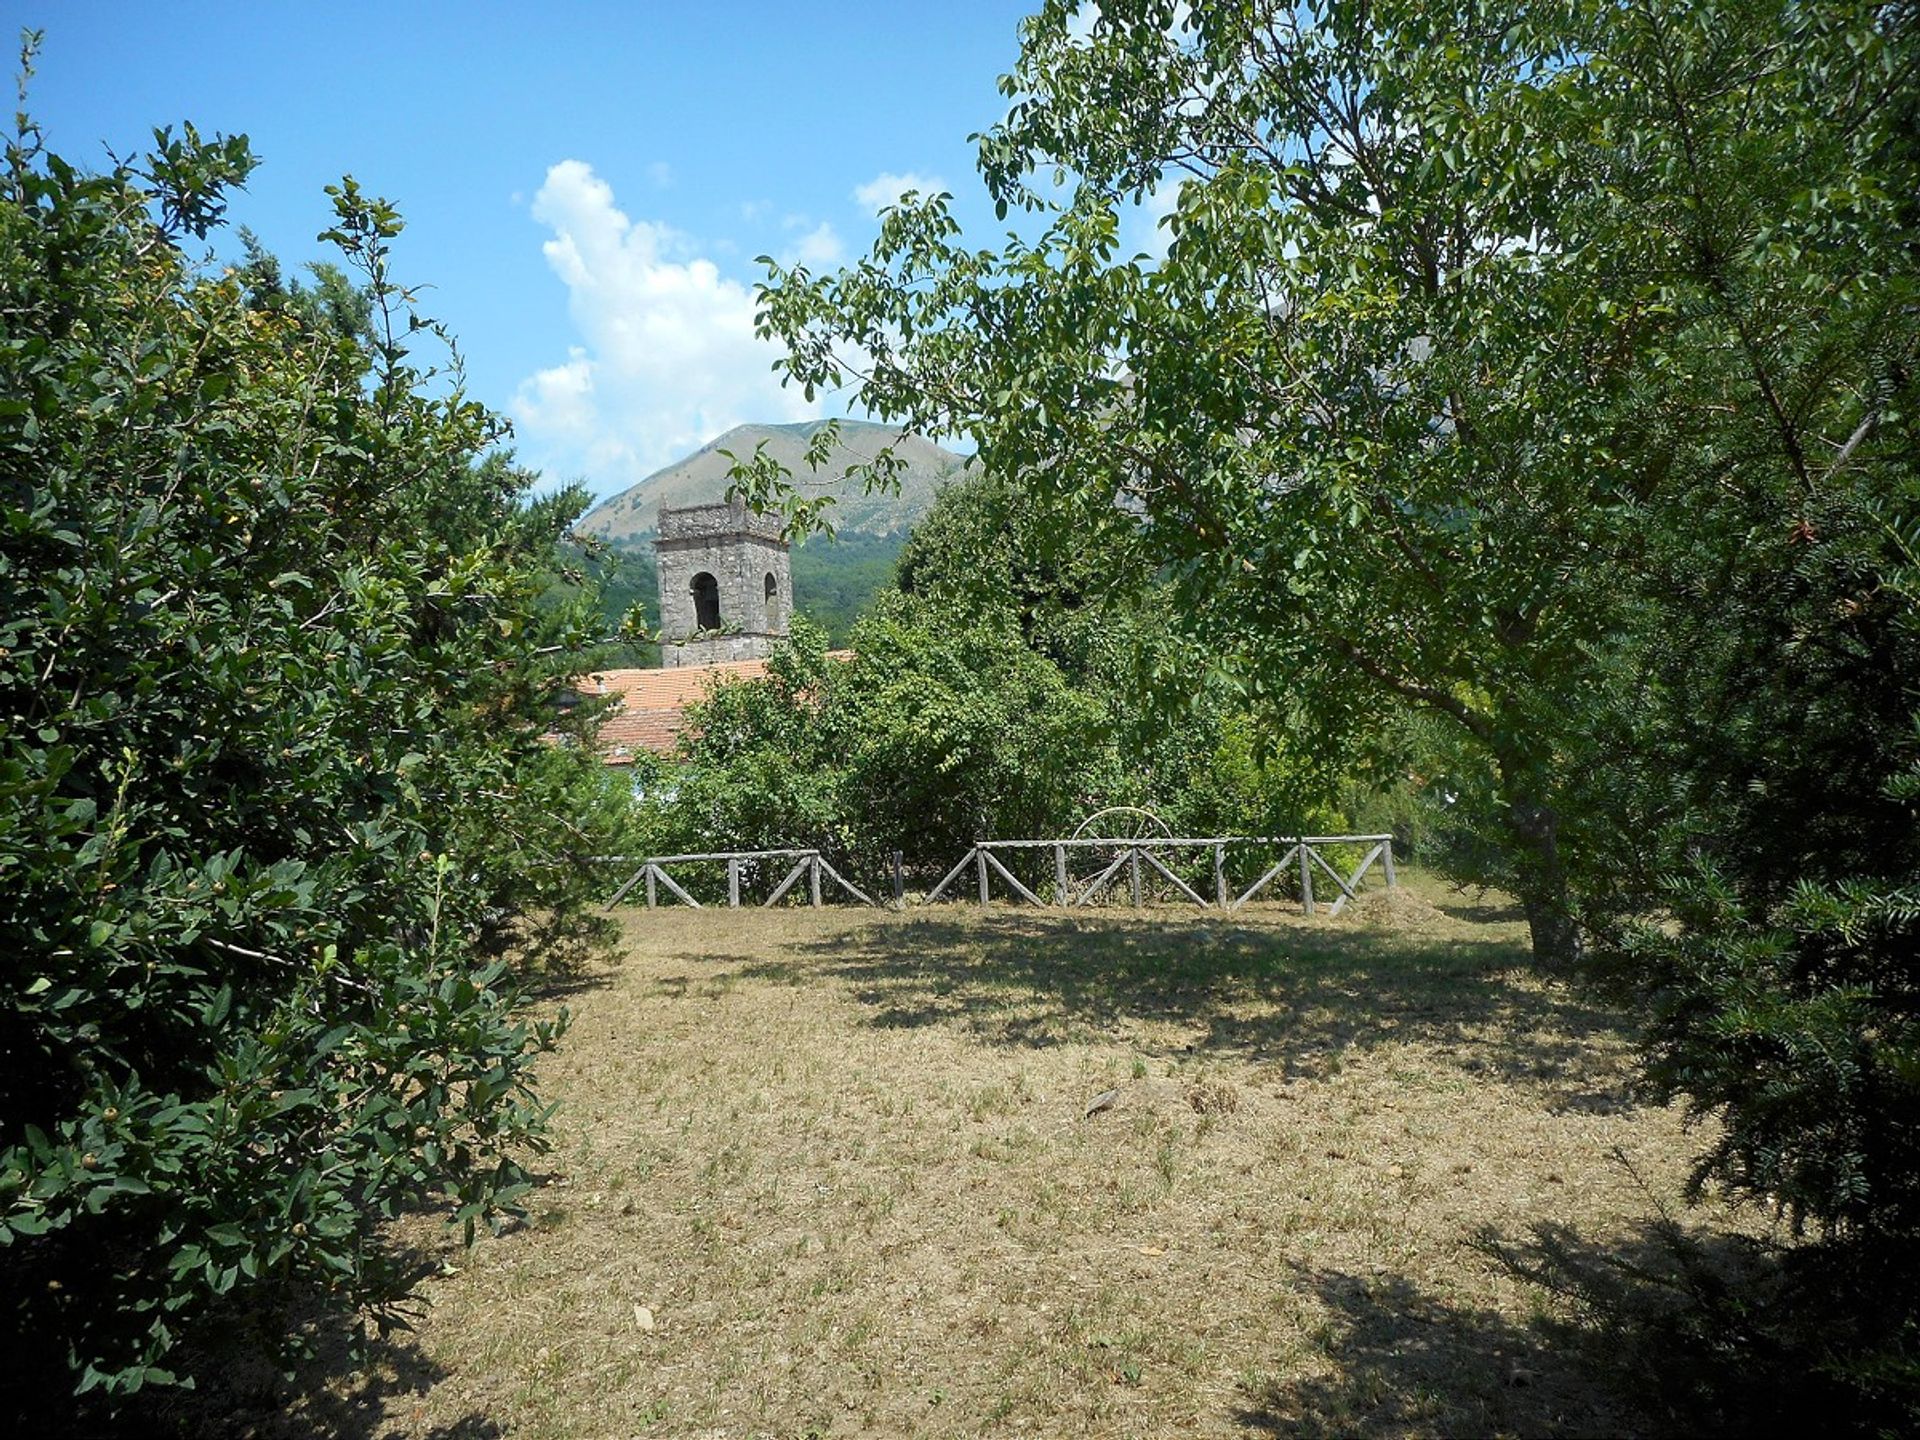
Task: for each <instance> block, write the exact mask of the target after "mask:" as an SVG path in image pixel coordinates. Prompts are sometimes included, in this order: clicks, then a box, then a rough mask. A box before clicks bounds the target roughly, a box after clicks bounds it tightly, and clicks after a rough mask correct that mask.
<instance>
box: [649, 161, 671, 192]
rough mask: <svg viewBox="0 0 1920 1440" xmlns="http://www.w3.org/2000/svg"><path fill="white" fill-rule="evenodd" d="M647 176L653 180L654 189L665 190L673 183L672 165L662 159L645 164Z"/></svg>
mask: <svg viewBox="0 0 1920 1440" xmlns="http://www.w3.org/2000/svg"><path fill="white" fill-rule="evenodd" d="M647 178H648V179H649V180H651V181H652V182H653V184H654V188H655V189H656V190H665V189H666V188H667V187H668V186H670V185H672V184H673V166H671V165H669V164H668V163H667V162H666V161H664V160H656V161H654V162H653V163H652V164H651V165H649V166H647Z"/></svg>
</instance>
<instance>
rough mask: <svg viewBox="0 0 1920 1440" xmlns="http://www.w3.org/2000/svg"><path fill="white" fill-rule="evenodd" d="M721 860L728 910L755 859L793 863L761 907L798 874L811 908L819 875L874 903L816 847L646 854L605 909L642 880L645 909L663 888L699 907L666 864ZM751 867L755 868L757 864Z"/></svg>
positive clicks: (613, 860)
mask: <svg viewBox="0 0 1920 1440" xmlns="http://www.w3.org/2000/svg"><path fill="white" fill-rule="evenodd" d="M595 858H596V859H597V860H598V861H599V862H600V863H601V864H603V865H630V864H632V863H633V861H632V859H631V858H630V857H626V856H620V855H601V856H596V857H595ZM721 860H724V861H726V864H727V908H728V909H730V910H738V909H739V908H740V882H741V877H742V873H743V872H744V871H745V870H746V868H747V866H748V865H749V864H750V863H751V862H753V861H758V860H791V861H793V862H794V863H793V866H792V868H791V869H789V870H788V871H787V875H786V878H785V879H784V880H782V881H781V882H780V883H779V884H778V885H776V886H774V887H773V893H772V894H770V895H768V896H767V898H766V899H764V900H762V901H759V902H758V903H759V904H760V905H761V906H762V907H763V908H764V907H766V906H770V905H777V904H779V903H780V902H781V901H782V900H784V899H785V898H786V895H787V892H788V891H789V890H791V889H793V887H794V886H795V885H797V884H798V883H799V882H800V877H801V876H803V875H804V876H806V877H807V894H808V899H809V900H810V901H811V902H812V904H813V905H814V907H815V908H818V907H819V905H820V904H821V893H820V880H821V877H822V876H825V877H826V878H827V879H829V880H831V881H833V883H834V884H836V885H838V886H839V887H840V888H841V889H842V890H844V891H846V892H847V894H849V895H851V896H852V897H853V898H854V899H856V900H858V901H859V902H860V903H861V904H862V905H872V904H874V903H875V901H874V899H873V897H872V896H871V895H869V894H867V893H866V891H864V890H862V889H861V888H860V887H859V886H857V885H855V884H854V883H853V882H852V881H850V880H848V879H847V877H846V876H844V875H842V874H841V873H840V872H839V871H838V870H836V869H834V868H833V866H832V864H831V863H830V862H829V861H828V860H827V859H826V857H825V856H823V855H822V854H821V853H820V852H819V851H818V850H715V851H712V852H709V853H706V854H700V855H650V856H648V857H647V858H646V859H644V860H642V861H641V862H640V868H639V869H638V870H636V871H634V872H633V874H632V876H631V877H630V878H629V879H628V880H627V882H626V884H624V885H622V886H621V887H620V888H619V889H618V890H616V891H615V892H614V895H613V898H612V899H611V900H609V901H608V902H607V909H609V910H611V909H613V907H614V906H616V905H618V904H619V903H620V902H621V901H622V900H624V899H626V898H627V895H628V894H629V892H631V891H632V890H633V888H634V887H635V886H637V885H640V884H642V883H644V884H645V885H646V887H647V908H648V909H649V910H651V909H653V908H654V906H656V905H657V904H659V901H660V891H661V890H663V889H664V890H666V891H667V892H668V893H670V894H672V895H674V896H676V897H678V898H679V900H680V903H681V904H683V905H691V906H692V907H693V908H694V909H696V910H698V909H700V908H701V905H700V902H699V901H698V900H696V899H694V898H693V896H691V895H689V894H688V893H687V892H686V890H685V888H684V887H682V886H681V885H680V883H679V882H678V881H676V880H675V879H674V878H673V876H671V875H669V874H668V873H667V866H669V865H701V864H711V863H714V862H717V861H721ZM754 868H755V869H758V866H755V867H754Z"/></svg>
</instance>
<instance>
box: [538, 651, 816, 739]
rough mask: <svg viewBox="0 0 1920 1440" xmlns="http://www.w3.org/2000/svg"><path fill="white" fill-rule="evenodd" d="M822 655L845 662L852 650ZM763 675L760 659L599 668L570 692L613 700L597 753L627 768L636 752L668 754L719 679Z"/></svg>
mask: <svg viewBox="0 0 1920 1440" xmlns="http://www.w3.org/2000/svg"><path fill="white" fill-rule="evenodd" d="M827 653H828V655H829V656H830V657H831V658H833V659H835V660H845V659H847V658H849V657H850V656H851V654H852V653H853V652H851V651H849V650H831V651H828V652H827ZM766 673H767V662H766V661H765V660H719V661H715V662H714V663H713V664H711V665H676V666H673V667H670V668H668V669H664V670H600V671H596V672H595V673H594V674H591V675H582V676H581V677H580V679H579V680H578V681H577V682H576V683H575V685H574V688H575V689H576V690H578V691H579V692H580V694H581V695H582V696H583V697H587V698H598V697H600V696H603V695H613V696H617V697H618V699H619V703H618V704H617V705H616V706H615V707H614V709H613V710H612V712H611V713H610V714H608V716H607V717H606V719H605V720H603V721H602V722H601V724H600V753H601V758H602V759H604V760H605V761H606V763H607V764H609V765H631V764H632V763H633V757H634V755H635V753H636V752H637V751H641V750H649V751H652V752H653V753H654V754H655V755H671V754H672V753H673V747H674V745H675V743H676V742H677V741H678V740H679V738H680V730H681V725H682V716H683V714H684V713H685V711H686V709H687V707H688V706H689V705H694V704H697V703H698V702H699V701H701V700H704V699H706V697H707V692H708V691H709V690H710V689H711V688H712V687H713V686H715V685H717V684H719V683H720V682H721V681H723V680H757V679H759V678H760V677H761V676H763V675H765V674H766Z"/></svg>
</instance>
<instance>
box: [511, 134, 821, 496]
mask: <svg viewBox="0 0 1920 1440" xmlns="http://www.w3.org/2000/svg"><path fill="white" fill-rule="evenodd" d="M533 217H534V219H535V220H537V221H539V222H540V223H541V224H542V225H544V226H546V227H547V228H548V229H549V230H550V231H551V232H552V238H551V239H549V240H547V241H546V242H545V243H544V245H543V246H542V251H543V253H544V254H545V255H546V258H547V264H548V265H549V266H550V267H552V269H553V272H554V274H556V275H557V276H559V277H560V280H561V281H562V282H563V283H564V284H565V285H566V287H567V307H568V313H569V315H570V316H571V317H572V320H573V324H574V328H575V330H576V331H577V332H578V335H579V343H578V344H577V345H575V346H574V347H573V348H572V349H571V350H570V351H569V353H568V357H567V360H566V362H565V363H564V364H560V365H555V366H552V367H549V368H547V369H542V370H538V371H536V372H534V373H533V374H531V375H529V376H528V377H527V378H526V379H525V380H523V381H521V383H520V386H519V389H518V392H517V393H516V395H515V397H514V402H513V406H512V411H513V416H514V419H515V421H516V423H517V429H518V433H519V435H520V437H521V440H522V442H523V449H524V450H525V452H526V455H525V458H526V459H527V460H528V462H529V463H533V464H537V465H539V466H541V467H542V468H543V469H545V470H547V471H548V472H549V473H550V474H552V475H554V477H555V478H572V477H575V476H578V477H580V478H583V479H585V480H586V481H587V483H588V484H589V485H590V486H591V487H592V488H593V490H594V491H595V492H596V493H597V494H602V495H604V494H608V493H611V492H613V491H615V490H618V489H621V488H622V487H624V486H627V485H630V484H632V483H633V482H634V481H636V480H639V479H641V478H643V477H644V476H646V475H648V474H650V473H651V472H653V471H654V470H657V469H659V468H660V467H661V466H662V465H666V464H669V463H671V462H672V461H674V460H676V459H678V458H679V457H680V456H682V455H684V454H686V453H687V452H688V451H690V450H693V449H696V448H697V447H699V446H701V445H704V444H705V443H706V442H707V441H709V440H711V439H713V438H714V437H715V436H717V435H719V434H720V433H721V432H722V431H724V430H727V429H729V428H731V427H732V426H734V425H739V424H743V423H745V422H747V421H768V422H782V421H790V420H806V419H812V418H813V417H815V416H816V415H818V414H819V413H820V407H819V406H818V405H817V404H809V403H807V402H806V401H805V400H804V399H803V398H802V397H801V395H800V393H799V392H798V391H797V390H783V389H782V388H781V386H780V382H779V378H778V377H777V376H776V375H774V374H773V373H772V371H771V368H770V367H771V365H772V363H773V361H774V359H775V358H776V355H777V353H778V352H777V350H776V349H775V347H774V346H772V345H770V344H767V343H766V342H764V341H761V340H759V339H756V338H755V336H754V333H753V314H754V300H753V292H752V289H751V287H750V286H749V285H747V284H744V283H742V282H741V281H739V280H736V279H733V278H731V277H729V276H726V275H723V274H722V273H721V271H720V269H719V267H718V266H717V265H716V264H715V263H714V262H713V261H712V260H710V259H708V258H706V257H705V256H703V255H700V254H698V253H696V247H695V244H694V242H693V240H692V239H691V238H690V237H688V236H686V235H683V234H681V233H680V232H678V231H676V230H674V229H673V228H672V227H671V226H668V225H665V224H658V223H655V222H651V221H647V220H634V219H630V218H629V217H628V216H627V215H626V214H625V212H623V211H622V210H621V209H620V208H619V206H618V205H617V204H616V203H615V199H614V194H613V190H612V188H611V187H610V186H609V185H608V184H607V183H606V182H605V181H604V180H602V179H600V177H599V176H597V175H595V174H594V172H593V169H592V167H591V166H589V165H587V164H585V163H584V162H582V161H579V160H563V161H561V162H560V163H559V164H558V165H555V166H554V167H553V168H552V169H550V170H549V171H548V172H547V178H546V183H545V184H543V185H542V186H541V187H540V190H539V193H538V194H536V195H535V196H534V199H533ZM822 228H823V229H824V228H825V227H822ZM828 239H832V241H833V243H834V244H835V245H837V244H838V239H837V237H833V236H832V235H831V232H830V231H829V232H828V234H827V235H826V236H822V235H820V232H819V231H818V230H816V231H815V232H814V233H813V234H811V235H808V236H805V237H803V238H802V240H801V245H802V246H803V247H805V246H806V245H808V244H809V243H812V244H813V245H814V246H815V247H816V248H817V247H819V246H821V245H824V244H825V243H826V241H827V240H828Z"/></svg>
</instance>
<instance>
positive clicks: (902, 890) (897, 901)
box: [893, 850, 907, 907]
mask: <svg viewBox="0 0 1920 1440" xmlns="http://www.w3.org/2000/svg"><path fill="white" fill-rule="evenodd" d="M900 861H901V854H900V852H899V851H898V850H896V851H894V852H893V903H894V905H895V906H896V907H899V906H903V905H905V904H906V903H907V878H906V876H905V875H904V874H903V873H902V872H901V869H900Z"/></svg>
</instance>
